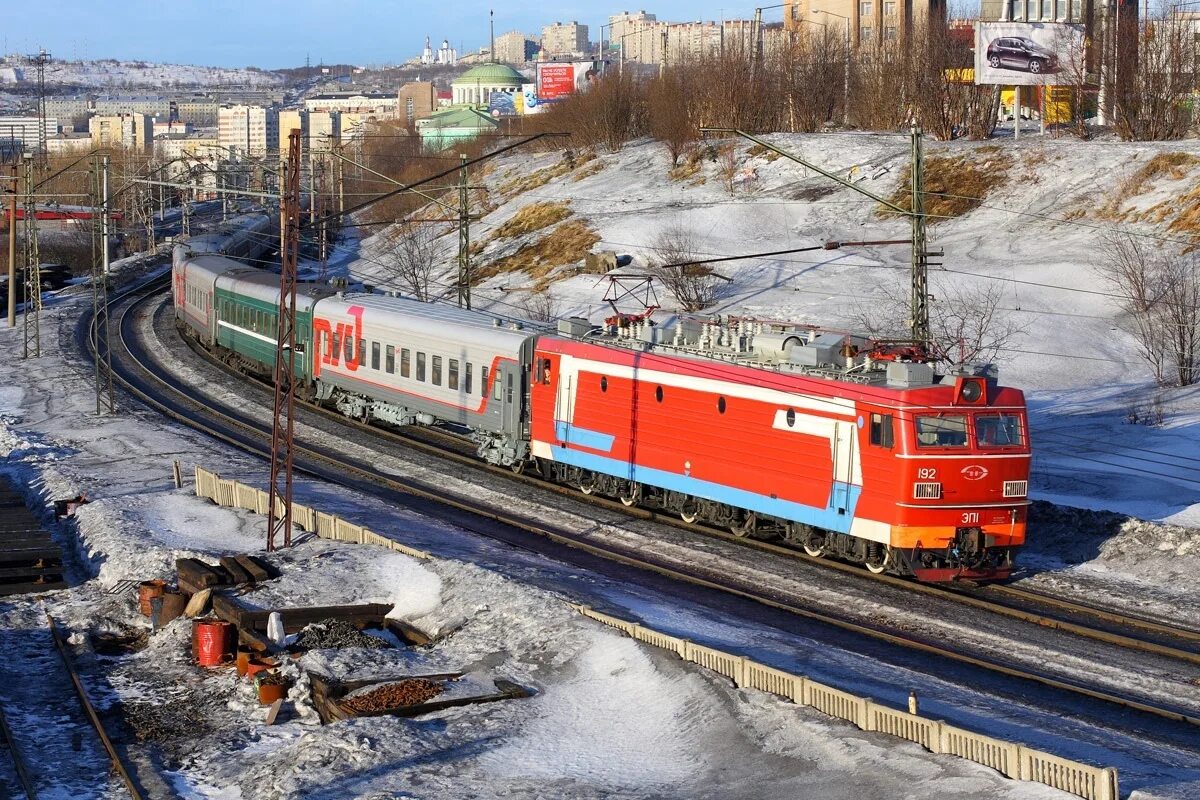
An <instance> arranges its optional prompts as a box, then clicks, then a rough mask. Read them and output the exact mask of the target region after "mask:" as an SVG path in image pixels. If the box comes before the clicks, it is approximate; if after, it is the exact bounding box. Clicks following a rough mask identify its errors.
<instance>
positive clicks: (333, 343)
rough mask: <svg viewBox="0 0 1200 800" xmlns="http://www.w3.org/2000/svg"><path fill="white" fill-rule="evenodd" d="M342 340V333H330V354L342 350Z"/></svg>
mask: <svg viewBox="0 0 1200 800" xmlns="http://www.w3.org/2000/svg"><path fill="white" fill-rule="evenodd" d="M341 342H342V338H341V334H340V333H331V334H329V350H328V352H329V354H330V355H335V354H337V353H340V352H342V351H341V350H340V349H339V348H340V347H341Z"/></svg>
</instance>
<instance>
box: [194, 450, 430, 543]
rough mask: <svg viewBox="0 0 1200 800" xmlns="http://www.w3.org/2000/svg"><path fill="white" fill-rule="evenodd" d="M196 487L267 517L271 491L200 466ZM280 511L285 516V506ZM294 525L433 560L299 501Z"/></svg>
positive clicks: (333, 537) (223, 503) (227, 503)
mask: <svg viewBox="0 0 1200 800" xmlns="http://www.w3.org/2000/svg"><path fill="white" fill-rule="evenodd" d="M194 486H195V491H196V496H197V497H203V498H206V499H208V500H212V501H213V502H214V503H216V504H217V505H219V506H225V507H227V508H241V509H245V510H246V511H253V512H255V513H256V514H266V513H267V510H268V509H269V508H270V503H271V496H270V494H268V493H267V492H265V491H263V490H262V489H257V488H255V487H253V486H248V485H246V484H244V483H239V482H238V481H234V480H229V479H227V478H222V477H221V476H220V475H218V474H217V473H215V472H209V471H208V470H206V469H204V468H203V467H199V466H197V467H196V469H195V481H194ZM278 511H279V513H280V514H282V512H283V509H282V507H280V509H278ZM292 523H293V524H294V525H296V526H297V527H299V528H300V529H301V530H303V531H307V532H309V533H315V534H316V535H317V536H319V537H321V538H322V539H331V540H333V541H337V542H349V543H351V544H372V545H375V546H377V547H384V548H387V549H388V550H392V551H393V552H397V553H403V554H404V555H406V556H412V557H413V558H419V559H422V560H427V559H429V558H430V555H429V553H426V552H425V551H424V550H418V549H416V548H415V547H409V546H408V545H404V544H401V543H400V542H397V541H395V540H393V539H389V538H388V537H386V536H381V535H380V534H378V533H375V532H374V531H371V530H368V529H367V528H364V527H363V526H362V525H357V524H355V523H353V522H350V521H349V520H344V519H342V518H340V517H337V516H334V515H333V514H326V513H325V512H324V511H317V510H316V509H313V508H310V507H309V506H305V505H301V504H299V503H295V502H293V503H292Z"/></svg>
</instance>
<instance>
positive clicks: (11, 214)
mask: <svg viewBox="0 0 1200 800" xmlns="http://www.w3.org/2000/svg"><path fill="white" fill-rule="evenodd" d="M9 172H10V173H11V174H10V177H11V178H12V180H11V181H9V185H8V327H10V328H15V327H17V180H18V178H19V177H20V174H21V171H20V169H18V167H17V165H16V162H14V163H13V164H12V165H11V167H10V168H9Z"/></svg>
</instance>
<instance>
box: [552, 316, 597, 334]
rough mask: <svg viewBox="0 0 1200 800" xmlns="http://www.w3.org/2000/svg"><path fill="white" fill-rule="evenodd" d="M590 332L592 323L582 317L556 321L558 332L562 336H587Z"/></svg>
mask: <svg viewBox="0 0 1200 800" xmlns="http://www.w3.org/2000/svg"><path fill="white" fill-rule="evenodd" d="M591 330H592V323H590V322H588V321H587V320H586V319H584V318H583V317H567V318H566V319H560V320H559V321H558V332H559V333H560V334H561V335H563V336H571V337H575V338H578V337H581V336H587V335H588V333H589V332H590V331H591Z"/></svg>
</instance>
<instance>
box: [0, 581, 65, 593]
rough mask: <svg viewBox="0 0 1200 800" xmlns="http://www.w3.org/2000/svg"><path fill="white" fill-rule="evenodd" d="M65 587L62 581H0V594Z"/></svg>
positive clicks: (52, 589)
mask: <svg viewBox="0 0 1200 800" xmlns="http://www.w3.org/2000/svg"><path fill="white" fill-rule="evenodd" d="M65 588H67V584H65V583H63V582H62V581H48V582H46V583H38V582H36V581H34V582H27V583H0V596H3V597H8V596H9V595H14V594H33V593H36V592H55V591H58V590H59V589H65Z"/></svg>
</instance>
